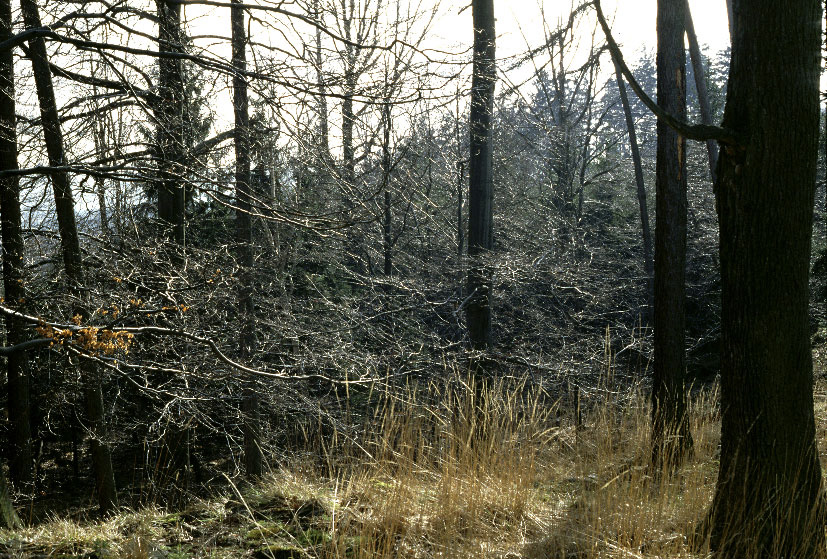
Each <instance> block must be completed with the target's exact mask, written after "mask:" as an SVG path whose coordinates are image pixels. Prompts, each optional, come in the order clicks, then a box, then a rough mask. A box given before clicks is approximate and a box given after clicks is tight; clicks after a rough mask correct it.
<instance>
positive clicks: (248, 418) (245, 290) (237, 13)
mask: <svg viewBox="0 0 827 559" xmlns="http://www.w3.org/2000/svg"><path fill="white" fill-rule="evenodd" d="M230 12H231V15H230V20H231V26H232V42H233V70H234V71H235V74H234V76H233V110H234V113H235V188H236V214H235V224H236V243H237V245H238V264H239V270H240V273H239V286H238V316H239V320H240V322H241V331H240V334H239V349H240V351H239V353H240V355H241V357H242V359H247V358H249V357H250V355H251V353H252V348H253V342H254V339H255V333H254V331H253V328H254V317H253V282H252V273H253V265H254V262H253V227H252V216H251V215H250V212H251V210H252V204H251V202H252V198H251V194H252V192H251V188H250V112H249V102H248V99H247V77H246V76H245V75H244V74H245V72H246V71H247V50H246V49H247V36H246V29H245V26H244V8H243V6H242V2H241V0H232V7H231V9H230ZM243 399H244V401H243V405H242V412H243V413H244V467H245V470H246V472H247V475H248V476H252V477H258V476H260V475H261V474H262V473H263V469H262V468H263V460H262V454H261V440H260V437H259V432H260V430H259V424H258V423H259V412H258V406H259V398H258V393H257V391H256V390H255V388H253V387H247V388H245V390H244V395H243Z"/></svg>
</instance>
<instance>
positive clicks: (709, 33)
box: [433, 0, 729, 61]
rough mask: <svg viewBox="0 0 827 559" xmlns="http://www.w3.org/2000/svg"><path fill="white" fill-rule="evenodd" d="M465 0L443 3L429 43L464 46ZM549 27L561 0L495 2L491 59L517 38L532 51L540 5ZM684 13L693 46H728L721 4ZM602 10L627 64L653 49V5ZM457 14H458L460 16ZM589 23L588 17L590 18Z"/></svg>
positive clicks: (647, 1)
mask: <svg viewBox="0 0 827 559" xmlns="http://www.w3.org/2000/svg"><path fill="white" fill-rule="evenodd" d="M468 4H469V0H461V1H459V2H456V1H452V0H444V1H443V3H442V10H443V14H444V15H443V16H442V17H440V19H439V21H438V22H437V23H436V25H435V27H434V30H433V38H434V39H436V40H437V41H439V40H442V41H445V42H447V43H448V44H457V43H459V44H463V45H466V46H467V45H469V43H470V41H471V31H470V29H471V10H470V8H467V9H465V7H466V6H467V5H468ZM541 4H542V6H543V10H544V11H545V14H546V19H547V20H549V22H548V23H549V25H550V26H551V27H552V28H553V27H555V26H556V25H555V24H556V20H557V18H567V17H568V14H569V12H570V10H571V3H570V2H569V1H566V0H510V1H509V0H495V1H494V13H495V17H496V18H497V22H496V25H497V35H498V36H497V51H498V52H497V54H498V57H509V56H512V55H515V54H518V53H519V52H520V51H522V50H525V40H524V39H523V33H524V34H525V35H526V37H527V38H528V40H529V42H530V43H532V46H535V45H536V44H537V43H538V42H539V41H541V40H542V36H543V35H542V17H541V15H540V14H541V9H540V5H541ZM689 4H690V8H691V10H692V15H693V19H694V23H695V30H696V32H697V34H698V41H699V42H700V43H701V44H702V45H703V44H708V45H709V47H710V49H711V51H712V52H717V51H718V50H721V49H723V48H726V47H727V46H728V45H729V28H728V24H727V13H726V2H725V0H690V2H689ZM602 5H603V11H604V13H605V14H606V17H607V18H608V19H609V21H610V23H611V24H612V32H613V34H614V36H615V39H616V40H617V41H618V42H619V43H620V44H621V45H622V46H623V47H624V53H627V52H628V54H626V57H627V58H628V59H629V60H630V61H631V60H634V59H636V58H637V57H638V55H639V54H641V53H642V52H643V51H644V50H651V51H654V49H655V47H656V38H655V17H656V0H603V2H602ZM460 11H462V13H461V14H460ZM592 19H593V18H592Z"/></svg>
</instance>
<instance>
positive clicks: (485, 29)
mask: <svg viewBox="0 0 827 559" xmlns="http://www.w3.org/2000/svg"><path fill="white" fill-rule="evenodd" d="M471 11H472V16H473V21H474V62H473V74H472V78H471V115H470V128H471V166H470V167H471V169H470V186H469V191H468V257H469V259H470V260H471V262H470V263H469V268H468V293H469V296H468V297H469V298H468V302H467V303H466V306H465V317H466V321H467V324H468V336H469V339H470V341H471V347H473V348H474V349H484V348H487V347H489V346H490V345H491V343H492V340H493V336H492V329H491V314H492V313H491V270H490V267H489V266H488V265H487V262H486V260H487V259H488V258H489V255H488V252H490V251H491V249H492V248H493V246H494V227H493V226H494V224H493V211H492V205H493V202H494V172H493V158H492V153H493V147H494V146H493V144H494V139H493V119H494V86H495V84H496V80H497V72H496V68H497V62H496V58H495V56H496V52H495V33H494V2H493V0H473V1H472V3H471Z"/></svg>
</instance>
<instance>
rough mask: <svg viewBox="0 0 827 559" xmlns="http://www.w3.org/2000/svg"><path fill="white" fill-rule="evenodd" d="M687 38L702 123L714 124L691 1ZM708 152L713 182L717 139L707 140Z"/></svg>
mask: <svg viewBox="0 0 827 559" xmlns="http://www.w3.org/2000/svg"><path fill="white" fill-rule="evenodd" d="M686 38H687V39H688V40H689V41H688V42H689V57H690V59H691V60H692V73H693V74H694V75H695V89H696V91H697V92H698V104H699V105H700V108H701V123H702V124H706V125H707V126H710V125H712V109H711V108H710V106H709V93H708V92H707V90H706V79H705V76H704V61H703V58H701V48H700V46H698V35H696V34H695V24H694V23H693V22H692V12H690V11H689V1H688V0H687V2H686ZM706 152H707V156H708V157H709V176H710V177H712V182H713V184H714V183H715V178H716V171H715V169H716V167H717V166H718V144H717V142H715V140H707V141H706Z"/></svg>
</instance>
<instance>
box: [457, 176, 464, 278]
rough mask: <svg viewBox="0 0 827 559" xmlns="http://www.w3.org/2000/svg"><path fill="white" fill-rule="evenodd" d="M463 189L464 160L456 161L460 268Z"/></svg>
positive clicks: (460, 262)
mask: <svg viewBox="0 0 827 559" xmlns="http://www.w3.org/2000/svg"><path fill="white" fill-rule="evenodd" d="M463 190H465V161H457V266H458V268H459V269H461V268H462V252H463V250H464V249H465V227H463V226H462V225H463V224H462V206H463V202H462V191H463Z"/></svg>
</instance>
